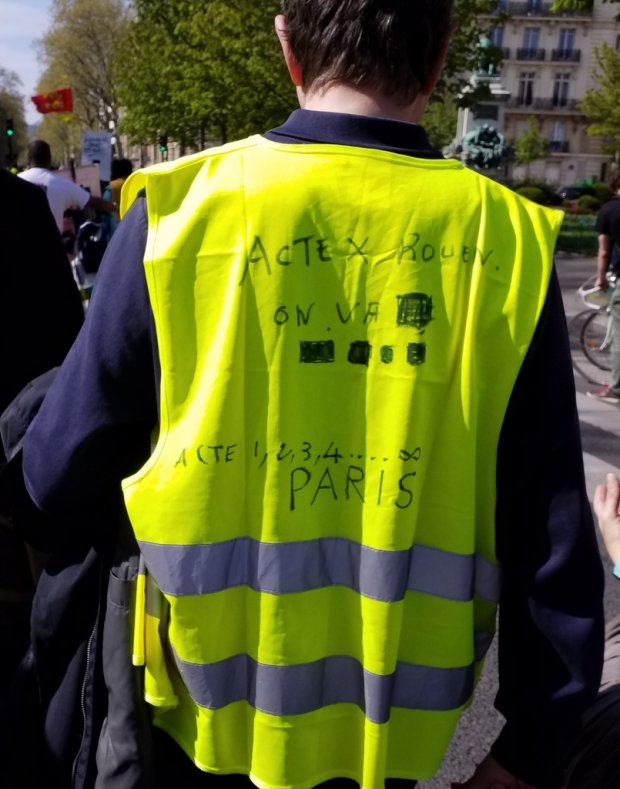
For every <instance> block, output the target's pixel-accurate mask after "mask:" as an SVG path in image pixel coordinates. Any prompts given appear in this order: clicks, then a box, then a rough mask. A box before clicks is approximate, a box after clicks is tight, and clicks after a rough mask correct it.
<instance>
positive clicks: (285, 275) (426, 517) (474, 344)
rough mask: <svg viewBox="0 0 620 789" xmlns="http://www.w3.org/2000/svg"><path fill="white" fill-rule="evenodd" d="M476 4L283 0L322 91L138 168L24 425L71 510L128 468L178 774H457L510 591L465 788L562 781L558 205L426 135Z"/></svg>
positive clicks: (136, 643)
mask: <svg viewBox="0 0 620 789" xmlns="http://www.w3.org/2000/svg"><path fill="white" fill-rule="evenodd" d="M452 6H453V3H452V2H451V0H433V2H429V0H389V1H388V0H284V2H283V4H282V7H283V15H279V16H278V17H277V19H276V32H277V35H278V38H279V40H280V44H281V46H282V50H283V54H284V59H285V61H286V65H287V67H288V71H289V74H290V77H291V79H292V82H293V84H294V86H295V88H296V91H297V95H298V97H299V101H300V105H301V109H299V110H297V111H295V112H294V113H293V114H292V115H291V116H290V117H289V118H288V120H286V121H285V123H283V124H282V125H281V126H279V127H277V128H275V129H272V130H270V131H268V132H266V133H265V134H264V135H261V136H258V135H257V136H253V137H250V138H248V139H246V140H241V141H239V142H233V143H230V144H228V145H224V146H222V147H218V148H212V149H209V150H208V151H205V152H202V153H199V154H195V155H193V156H191V157H188V158H184V159H181V160H179V161H177V162H169V163H165V164H162V165H157V166H155V167H153V168H149V169H147V170H144V171H139V172H137V173H135V174H133V175H132V176H130V178H129V179H128V180H127V182H126V184H125V187H124V189H123V202H124V213H125V217H124V219H123V220H122V221H121V224H120V226H119V228H118V230H117V231H116V233H115V234H114V236H113V238H112V241H111V243H110V246H109V247H108V250H107V252H106V257H105V258H104V261H103V264H102V268H101V271H100V274H99V277H100V279H99V280H98V286H97V290H96V292H95V294H94V297H93V300H92V303H91V306H90V309H89V313H88V316H87V319H86V326H85V329H84V332H83V333H82V334H81V336H80V338H79V340H78V342H77V344H76V347H75V348H74V351H73V352H72V354H71V358H70V359H69V360H68V361H67V363H66V364H65V365H63V367H62V368H61V370H60V373H59V375H58V377H57V379H56V381H55V382H54V384H53V386H52V388H51V390H50V392H49V394H48V396H47V398H46V400H45V402H44V404H43V406H42V409H41V411H40V412H39V415H38V417H37V418H36V420H35V421H34V423H33V425H32V427H31V429H30V431H29V433H28V435H27V437H26V441H25V447H24V472H25V482H26V485H27V488H28V490H29V492H30V494H31V496H32V498H33V500H34V501H35V503H36V504H37V505H38V506H39V507H40V508H41V509H42V510H43V511H46V512H48V513H49V514H53V515H56V516H58V517H62V516H71V517H72V518H73V520H74V521H78V522H79V521H80V517H79V516H80V514H81V512H82V511H85V510H88V508H95V509H96V508H98V507H99V506H100V503H101V502H103V501H109V500H113V499H114V497H115V496H116V495H118V491H119V489H120V486H121V481H122V479H123V477H124V478H125V480H124V482H122V485H123V488H124V497H125V502H126V505H127V509H128V513H129V518H130V520H131V527H132V530H133V534H134V535H135V538H136V540H137V543H138V545H139V548H140V552H141V565H142V570H141V572H140V574H139V576H138V579H137V581H136V593H135V595H134V596H132V595H131V594H128V595H126V598H127V599H128V600H135V603H134V604H133V605H134V609H133V613H134V615H135V623H136V624H135V628H134V632H133V636H134V638H133V641H132V649H131V650H130V648H129V647H127V646H125V645H124V646H123V648H122V649H120V650H119V649H118V648H117V649H116V650H115V652H114V654H115V655H116V656H118V655H119V654H120V655H121V656H122V655H125V657H126V662H127V663H129V661H130V659H131V658H133V662H134V664H135V665H136V666H141V667H143V674H142V675H141V676H142V677H143V682H144V686H143V687H142V686H141V685H140V688H141V691H142V696H143V697H144V698H145V700H146V702H147V703H148V709H149V716H150V719H151V721H152V725H153V731H154V732H156V733H155V734H154V737H155V743H156V747H155V749H154V751H153V753H154V756H153V760H152V761H151V762H150V765H149V766H150V767H151V769H152V770H153V773H154V783H153V784H149V785H150V786H157V787H159V786H162V787H164V786H166V787H168V786H171V785H177V784H178V785H183V786H188V787H189V786H192V787H193V786H211V785H213V784H214V783H215V782H217V783H221V784H229V785H231V786H239V785H244V784H246V785H248V784H249V783H250V782H252V783H254V784H256V785H258V786H261V787H263V788H264V789H275V788H276V787H282V786H287V787H291V789H306V788H307V787H312V786H317V785H321V784H323V783H329V782H332V781H333V782H335V783H333V784H331V785H332V786H346V785H347V784H348V785H351V784H352V783H357V784H359V785H361V786H362V787H364V789H378V788H379V787H382V786H383V785H384V784H385V785H387V786H392V785H393V784H396V785H398V784H399V783H400V784H401V785H405V786H411V785H412V783H414V782H415V781H416V780H423V779H426V778H430V777H431V776H432V775H433V774H434V773H435V772H436V770H437V769H438V768H439V766H440V764H441V761H442V758H443V756H444V753H445V750H446V748H447V746H448V743H449V741H450V738H451V736H452V733H453V731H454V728H455V726H456V724H457V722H458V719H459V717H460V714H461V712H462V710H463V709H464V707H466V706H467V705H468V703H469V701H470V699H471V697H472V693H473V690H474V685H475V681H476V678H477V676H478V674H479V671H480V668H481V666H482V661H483V659H484V655H485V654H486V652H487V650H488V647H489V645H490V643H491V640H492V638H493V634H494V630H495V622H496V609H497V603H498V601H499V602H500V619H499V621H500V645H499V656H500V691H499V695H498V698H497V702H496V704H497V707H498V709H499V710H500V711H501V712H502V713H503V715H504V716H505V718H506V726H505V728H504V729H503V731H502V733H501V734H500V736H499V738H498V740H497V742H496V743H495V744H494V745H493V748H492V753H491V755H489V757H488V758H487V759H486V760H485V761H484V763H483V765H482V766H481V767H480V768H479V769H478V770H477V771H476V773H475V775H474V776H473V777H472V778H471V779H470V781H469V782H468V783H467V784H466V786H467V787H468V788H470V789H491V787H493V786H496V785H498V784H501V785H503V786H506V787H508V788H509V789H518V788H519V787H521V788H523V787H536V789H559V787H561V786H562V783H563V777H564V776H563V767H564V762H565V758H566V754H567V750H568V743H569V742H570V740H571V738H572V736H573V735H574V733H575V732H576V730H577V728H578V726H579V720H580V716H581V713H582V711H583V709H584V707H585V706H586V705H587V704H588V703H589V702H590V700H591V699H592V697H593V696H594V694H595V693H596V690H597V688H598V683H599V678H600V670H601V663H602V643H603V639H602V634H603V627H602V625H603V615H602V570H601V566H600V557H599V554H598V549H597V545H596V540H595V535H594V528H593V523H592V516H591V512H590V509H589V504H588V501H587V497H586V494H585V490H584V480H583V464H582V457H581V447H580V441H579V426H578V418H577V411H576V403H575V393H574V382H573V375H572V369H571V362H570V354H569V347H568V340H567V335H566V325H565V321H564V318H563V310H562V302H561V296H560V291H559V287H558V282H557V278H556V275H555V273H554V271H553V264H552V255H553V246H554V241H555V238H556V235H557V232H558V230H559V227H560V224H561V216H560V214H559V213H558V212H554V211H552V210H549V209H546V208H543V207H541V206H538V205H536V204H534V203H532V202H530V201H527V200H524V199H522V198H520V197H519V196H518V195H516V194H515V193H514V192H512V191H511V190H508V189H506V188H504V187H503V186H501V185H499V184H497V183H496V182H494V181H492V180H490V179H487V178H484V177H483V176H481V175H480V174H479V173H476V172H474V171H472V170H470V169H467V168H465V167H464V166H463V165H462V164H461V163H460V162H458V161H455V160H446V159H444V158H443V157H442V155H441V154H440V153H439V152H437V151H436V150H434V149H433V148H432V146H431V145H430V143H429V141H428V139H427V137H426V134H425V132H424V130H423V128H422V126H421V125H420V121H421V118H422V115H423V112H424V109H425V107H426V104H427V102H428V100H429V97H430V95H431V93H432V91H433V89H434V87H435V85H436V83H437V80H438V79H439V76H440V73H441V69H442V65H443V62H444V58H445V55H446V51H447V48H448V45H449V40H450V35H451V32H452V30H453V22H452ZM147 238H148V243H147ZM68 398H72V399H73V401H74V403H75V407H74V408H72V409H71V411H70V413H69V414H67V411H66V408H65V406H64V404H65V403H66V402H67V399H68ZM93 403H95V404H96V407H93ZM154 433H155V434H156V435H157V443H156V446H155V448H154V449H153V450H151V444H150V440H151V435H153V434H154ZM50 458H53V461H54V462H53V463H50V462H49V459H50ZM81 522H82V523H86V522H87V520H85V519H83V520H82V521H81ZM576 577H578V578H579V579H580V583H579V584H576V583H575V578H576ZM116 580H118V577H117V578H116ZM106 625H107V620H106ZM104 648H105V645H104ZM123 650H124V651H123ZM109 688H110V693H111V694H112V693H114V691H115V690H116V687H115V685H114V682H113V681H110V682H109ZM125 696H126V697H130V696H131V694H125ZM112 724H113V722H112V721H111V720H109V722H108V726H107V728H106V736H107V737H108V740H109V735H110V732H111V731H112V732H113V731H115V730H116V731H119V732H121V735H122V736H121V739H122V740H123V742H122V745H123V747H126V745H127V741H128V740H129V739H130V735H131V734H132V733H133V732H132V731H129V730H128V727H127V728H125V729H123V728H122V726H120V727H119V726H118V721H117V722H116V724H115V725H112ZM115 726H116V728H115ZM102 736H103V734H102ZM119 753H120V750H119V749H117V748H114V747H106V748H100V749H99V754H100V758H99V761H98V765H99V767H100V769H102V770H106V769H107V768H109V766H110V765H109V762H108V760H111V759H113V758H114V757H115V755H118V754H119ZM116 774H121V772H120V771H119V770H116ZM106 786H107V784H106Z"/></svg>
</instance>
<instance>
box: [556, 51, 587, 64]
mask: <svg viewBox="0 0 620 789" xmlns="http://www.w3.org/2000/svg"><path fill="white" fill-rule="evenodd" d="M551 60H555V61H561V62H562V63H579V61H580V60H581V50H580V49H553V50H551Z"/></svg>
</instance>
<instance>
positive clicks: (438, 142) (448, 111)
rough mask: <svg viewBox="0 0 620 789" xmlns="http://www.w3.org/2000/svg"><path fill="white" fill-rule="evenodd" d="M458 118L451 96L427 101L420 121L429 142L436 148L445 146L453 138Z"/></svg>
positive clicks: (453, 99)
mask: <svg viewBox="0 0 620 789" xmlns="http://www.w3.org/2000/svg"><path fill="white" fill-rule="evenodd" d="M457 118H458V105H457V102H456V99H455V98H453V97H452V96H445V97H443V98H442V99H441V100H433V99H431V101H430V102H429V105H428V107H427V108H426V112H425V113H424V118H423V119H422V123H423V124H424V128H425V129H426V133H427V134H428V139H429V142H430V144H431V145H432V146H433V147H434V148H436V149H437V150H439V151H440V150H441V149H442V148H445V147H446V146H447V145H450V143H451V142H452V141H453V140H454V137H455V135H456V124H457Z"/></svg>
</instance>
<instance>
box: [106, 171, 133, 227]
mask: <svg viewBox="0 0 620 789" xmlns="http://www.w3.org/2000/svg"><path fill="white" fill-rule="evenodd" d="M132 172H133V164H132V162H131V160H130V159H112V168H111V180H110V183H109V184H108V185H107V186H106V188H105V189H104V191H103V197H104V199H106V200H108V201H110V202H111V203H113V204H114V205H116V206H120V204H121V189H122V188H123V184H124V183H125V181H126V180H127V178H129V176H130V175H131V173H132ZM104 221H105V224H106V237H107V239H108V241H109V240H110V238H111V237H112V235H113V233H114V231H115V230H116V228H117V226H118V223H119V222H120V214H119V211H118V207H117V209H116V211H115V212H114V213H112V214H105V216H104Z"/></svg>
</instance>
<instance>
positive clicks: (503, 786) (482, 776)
mask: <svg viewBox="0 0 620 789" xmlns="http://www.w3.org/2000/svg"><path fill="white" fill-rule="evenodd" d="M452 789H536V787H534V786H532V785H531V784H526V783H525V782H524V781H520V780H519V779H518V778H517V777H516V776H514V775H513V774H512V773H509V772H508V770H504V768H503V767H501V766H500V765H499V764H498V763H497V762H496V761H495V759H494V758H493V757H492V756H487V757H486V759H485V760H484V761H483V762H481V763H480V764H479V765H478V767H477V768H476V772H475V773H474V774H473V775H472V777H471V778H470V779H469V781H467V782H466V783H464V784H452Z"/></svg>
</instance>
